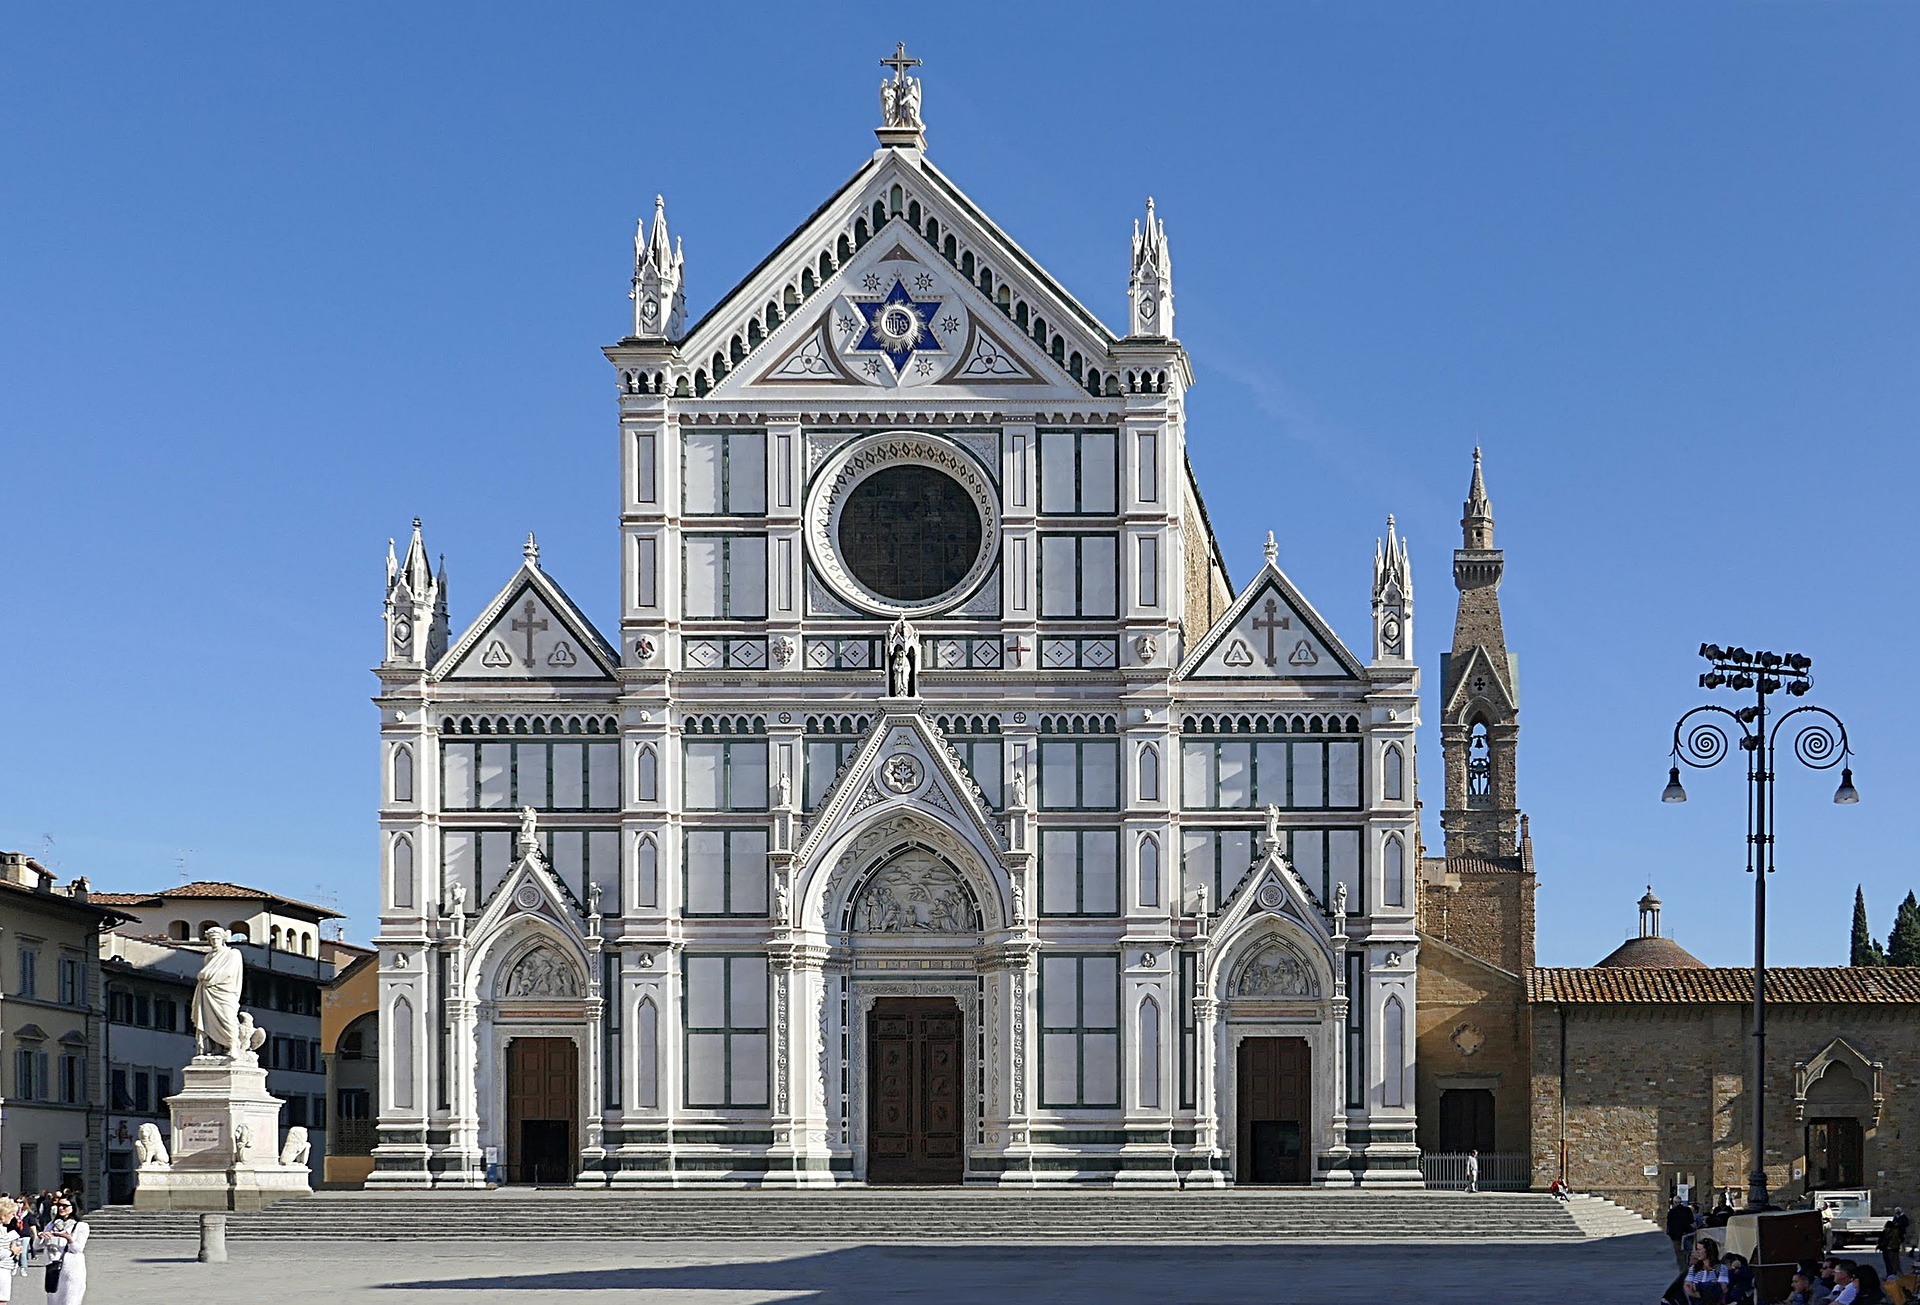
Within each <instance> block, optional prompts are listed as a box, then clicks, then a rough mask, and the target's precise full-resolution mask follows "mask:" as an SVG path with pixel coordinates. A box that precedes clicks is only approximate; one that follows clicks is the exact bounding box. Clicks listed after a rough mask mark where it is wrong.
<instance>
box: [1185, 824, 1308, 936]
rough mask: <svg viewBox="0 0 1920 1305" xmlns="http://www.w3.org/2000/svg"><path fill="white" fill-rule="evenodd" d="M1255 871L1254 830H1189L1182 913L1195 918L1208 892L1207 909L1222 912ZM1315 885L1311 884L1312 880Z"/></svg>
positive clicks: (1187, 833) (1186, 835) (1186, 831)
mask: <svg viewBox="0 0 1920 1305" xmlns="http://www.w3.org/2000/svg"><path fill="white" fill-rule="evenodd" d="M1252 868H1253V831H1252V830H1251V829H1187V830H1182V831H1181V834H1180V880H1181V898H1182V900H1181V903H1180V909H1181V911H1182V913H1184V914H1188V915H1192V914H1195V913H1197V912H1198V911H1199V909H1200V892H1199V890H1200V889H1202V888H1204V889H1206V906H1207V910H1208V911H1209V912H1210V913H1218V912H1219V910H1220V904H1221V903H1222V902H1224V901H1226V900H1227V898H1228V897H1229V896H1231V895H1232V893H1233V890H1234V889H1236V888H1238V887H1239V886H1240V881H1241V880H1242V879H1244V878H1245V877H1246V875H1247V872H1248V871H1249V870H1251V869H1252ZM1309 882H1311V881H1309Z"/></svg>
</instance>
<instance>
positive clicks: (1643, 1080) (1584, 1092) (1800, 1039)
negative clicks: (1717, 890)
mask: <svg viewBox="0 0 1920 1305" xmlns="http://www.w3.org/2000/svg"><path fill="white" fill-rule="evenodd" d="M1425 982H1426V980H1425V979H1424V977H1423V979H1422V984H1423V988H1422V996H1423V998H1424V996H1425V988H1424V984H1425ZM1531 1014H1532V1019H1531V1023H1532V1032H1531V1043H1532V1057H1533V1084H1532V1097H1533V1100H1532V1110H1533V1124H1532V1133H1533V1173H1534V1182H1535V1184H1536V1185H1540V1186H1544V1185H1546V1184H1547V1183H1550V1182H1552V1181H1553V1178H1554V1176H1555V1175H1556V1174H1558V1173H1560V1172H1561V1157H1562V1154H1563V1146H1562V1141H1563V1138H1564V1155H1565V1157H1566V1161H1565V1162H1566V1177H1567V1181H1568V1182H1569V1183H1570V1184H1571V1185H1572V1186H1573V1187H1574V1188H1575V1189H1576V1190H1578V1191H1583V1192H1593V1193H1595V1194H1597V1195H1600V1196H1604V1197H1607V1198H1608V1199H1609V1200H1613V1201H1617V1202H1619V1203H1620V1204H1621V1205H1625V1206H1628V1207H1630V1208H1632V1209H1635V1210H1638V1211H1639V1212H1640V1213H1642V1214H1644V1215H1647V1216H1649V1217H1658V1215H1659V1213H1660V1212H1661V1211H1662V1210H1663V1209H1664V1208H1665V1206H1666V1199H1667V1194H1668V1192H1669V1191H1670V1190H1671V1184H1672V1182H1673V1181H1674V1179H1675V1178H1676V1177H1690V1178H1691V1179H1692V1181H1694V1182H1695V1183H1696V1184H1697V1185H1698V1186H1699V1188H1700V1189H1702V1190H1704V1191H1711V1190H1713V1189H1714V1188H1719V1187H1727V1186H1734V1187H1738V1188H1740V1189H1742V1190H1743V1191H1744V1190H1745V1187H1746V1181H1747V1179H1746V1175H1747V1168H1748V1137H1749V1133H1750V1131H1751V1123H1750V1119H1751V1116H1750V1115H1749V1114H1748V1110H1749V1101H1748V1097H1747V1093H1746V1078H1747V1061H1748V1058H1749V1057H1750V1056H1751V1054H1752V1050H1751V1048H1752V1042H1751V1039H1750V1038H1749V1036H1748V1033H1749V1028H1750V1023H1749V1012H1748V1011H1747V1010H1746V1009H1745V1008H1744V1007H1741V1006H1736V1005H1731V1004H1711V1005H1708V1004H1699V1005H1659V1004H1654V1003H1639V1004H1635V1005H1625V1004H1622V1005H1602V1004H1585V1003H1575V1004H1568V1005H1564V1006H1557V1005H1551V1004H1544V1003H1543V1004H1539V1005H1535V1006H1533V1007H1532V1008H1531ZM1917 1020H1920V1010H1915V1009H1914V1008H1912V1007H1907V1006H1897V1005H1883V1004H1876V1005H1872V1006H1865V1005H1862V1006H1848V1005H1839V1004H1835V1005H1825V1006H1797V1005H1796V1006H1787V1005H1779V1006H1774V1007H1772V1008H1770V1010H1769V1013H1768V1017H1767V1046H1768V1064H1767V1099H1766V1111H1767V1172H1768V1184H1769V1186H1770V1187H1771V1188H1772V1191H1773V1193H1774V1198H1775V1200H1776V1201H1780V1202H1782V1203H1785V1202H1787V1201H1791V1200H1792V1199H1794V1198H1796V1197H1798V1196H1800V1195H1802V1194H1804V1192H1805V1190H1806V1183H1805V1179H1804V1174H1805V1166H1806V1130H1805V1124H1804V1122H1803V1121H1802V1120H1801V1119H1800V1118H1799V1117H1798V1115H1797V1112H1796V1108H1795V1101H1794V1096H1793V1094H1794V1086H1795V1083H1794V1063H1795V1062H1796V1061H1805V1060H1810V1059H1812V1058H1813V1057H1814V1056H1815V1055H1817V1054H1818V1053H1819V1052H1821V1051H1822V1050H1823V1049H1825V1048H1826V1047H1827V1045H1828V1044H1829V1043H1830V1042H1831V1041H1832V1040H1833V1039H1834V1038H1836V1037H1838V1038H1844V1039H1845V1040H1846V1041H1847V1042H1848V1043H1849V1044H1850V1045H1851V1046H1853V1047H1854V1048H1855V1049H1857V1050H1858V1051H1859V1052H1861V1053H1862V1054H1863V1055H1865V1056H1866V1057H1867V1058H1868V1059H1870V1060H1880V1061H1883V1062H1884V1064H1885V1071H1884V1078H1883V1082H1884V1092H1885V1100H1884V1104H1883V1106H1882V1109H1881V1113H1880V1116H1879V1119H1878V1121H1877V1122H1875V1120H1874V1119H1873V1117H1872V1107H1871V1104H1870V1101H1867V1100H1865V1099H1862V1098H1858V1097H1856V1098H1853V1100H1855V1101H1857V1102H1858V1104H1859V1114H1860V1118H1861V1122H1862V1125H1863V1127H1864V1129H1865V1138H1866V1141H1865V1157H1864V1168H1865V1174H1864V1177H1865V1179H1866V1182H1867V1184H1868V1185H1869V1186H1871V1187H1872V1188H1873V1189H1874V1208H1875V1209H1876V1210H1879V1209H1882V1208H1885V1209H1889V1210H1890V1209H1891V1208H1892V1207H1893V1206H1894V1205H1904V1206H1906V1207H1907V1208H1908V1209H1909V1210H1911V1209H1913V1208H1915V1206H1916V1205H1920V1037H1916V1036H1915V1029H1916V1027H1917ZM1563 1021H1564V1029H1565V1058H1564V1070H1565V1073H1564V1109H1563V1088H1562V1083H1563V1078H1562V1065H1563V1061H1562V1037H1561V1031H1562V1028H1563ZM1848 1112H1849V1107H1848V1106H1847V1105H1845V1104H1842V1105H1833V1104H1827V1105H1818V1104H1816V1105H1814V1106H1812V1107H1810V1108H1809V1109H1808V1110H1807V1115H1808V1117H1809V1118H1810V1117H1812V1116H1814V1115H1815V1114H1833V1113H1848ZM1649 1166H1652V1167H1654V1168H1655V1169H1656V1170H1657V1171H1658V1172H1657V1173H1656V1174H1655V1175H1652V1176H1649V1175H1647V1173H1646V1172H1645V1171H1646V1168H1647V1167H1649ZM1796 1168H1797V1169H1798V1170H1799V1174H1800V1176H1796V1175H1795V1173H1794V1171H1795V1169H1796Z"/></svg>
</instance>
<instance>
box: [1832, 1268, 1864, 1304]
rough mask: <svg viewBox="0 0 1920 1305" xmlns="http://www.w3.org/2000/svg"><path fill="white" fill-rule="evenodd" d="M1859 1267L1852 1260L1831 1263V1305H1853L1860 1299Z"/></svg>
mask: <svg viewBox="0 0 1920 1305" xmlns="http://www.w3.org/2000/svg"><path fill="white" fill-rule="evenodd" d="M1859 1272H1860V1266H1859V1265H1858V1264H1855V1263H1854V1262H1853V1261H1852V1260H1835V1261H1834V1262H1833V1295H1832V1297H1830V1299H1831V1300H1832V1302H1833V1305H1854V1302H1855V1301H1857V1300H1859V1299H1860V1281H1859V1278H1858V1274H1859Z"/></svg>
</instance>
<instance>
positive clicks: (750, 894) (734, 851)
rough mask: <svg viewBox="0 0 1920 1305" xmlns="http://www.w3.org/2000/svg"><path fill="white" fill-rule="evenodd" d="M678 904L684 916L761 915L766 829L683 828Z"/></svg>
mask: <svg viewBox="0 0 1920 1305" xmlns="http://www.w3.org/2000/svg"><path fill="white" fill-rule="evenodd" d="M682 902H683V904H684V909H683V910H682V914H683V915H688V916H701V915H710V916H711V915H744V916H764V915H766V913H767V831H766V830H764V829H689V830H688V831H687V832H686V857H685V884H684V888H683V897H682Z"/></svg>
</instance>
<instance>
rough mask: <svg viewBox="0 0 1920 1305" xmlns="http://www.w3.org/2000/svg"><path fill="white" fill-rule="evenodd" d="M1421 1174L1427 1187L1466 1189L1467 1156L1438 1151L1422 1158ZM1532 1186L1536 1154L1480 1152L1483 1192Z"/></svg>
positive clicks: (1519, 1189)
mask: <svg viewBox="0 0 1920 1305" xmlns="http://www.w3.org/2000/svg"><path fill="white" fill-rule="evenodd" d="M1420 1176H1421V1177H1422V1178H1424V1179H1426V1180H1427V1186H1428V1187H1430V1188H1434V1189H1436V1190H1439V1191H1443V1192H1464V1191H1466V1190H1467V1157H1466V1156H1465V1155H1464V1154H1446V1153H1441V1154H1435V1153H1433V1152H1428V1153H1427V1154H1425V1155H1423V1156H1421V1157H1420ZM1532 1185H1533V1157H1532V1156H1529V1155H1525V1154H1523V1153H1520V1152H1501V1151H1482V1152H1481V1153H1480V1190H1481V1191H1483V1192H1524V1191H1526V1190H1527V1189H1528V1188H1529V1187H1531V1186H1532Z"/></svg>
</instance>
